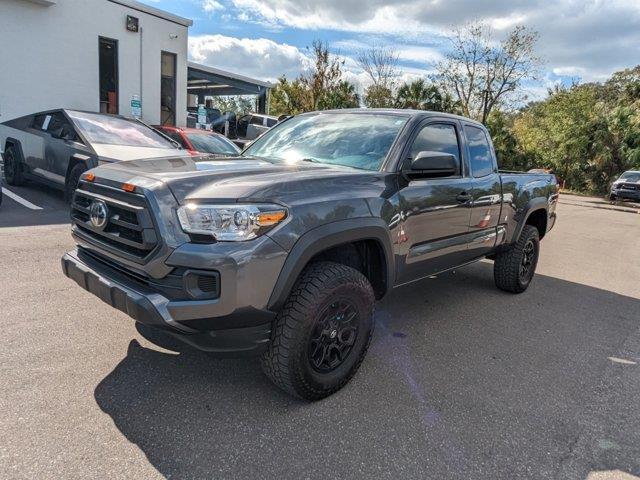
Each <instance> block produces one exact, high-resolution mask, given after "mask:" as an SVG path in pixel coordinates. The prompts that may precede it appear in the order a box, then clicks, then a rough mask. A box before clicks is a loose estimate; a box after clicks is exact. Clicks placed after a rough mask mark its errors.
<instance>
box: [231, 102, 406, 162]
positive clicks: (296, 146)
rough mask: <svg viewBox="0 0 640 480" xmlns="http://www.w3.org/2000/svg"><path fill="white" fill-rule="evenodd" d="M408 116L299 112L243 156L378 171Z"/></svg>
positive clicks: (266, 134) (263, 137)
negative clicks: (307, 113) (301, 113)
mask: <svg viewBox="0 0 640 480" xmlns="http://www.w3.org/2000/svg"><path fill="white" fill-rule="evenodd" d="M406 122H407V117H406V116H402V115H393V114H376V113H371V114H369V113H357V114H355V113H318V114H313V115H301V116H299V117H294V118H292V119H290V120H287V121H285V122H283V123H282V124H280V125H276V126H275V127H274V128H273V129H272V130H269V131H268V132H266V133H265V134H264V135H263V136H261V137H260V138H258V139H257V140H256V141H255V142H254V143H253V144H252V145H251V146H250V147H248V148H247V149H246V150H245V151H244V154H243V155H246V156H256V157H263V158H267V159H270V160H276V161H284V162H287V163H296V162H299V161H309V162H317V163H327V164H332V165H343V166H347V167H353V168H360V169H365V170H378V169H379V168H380V166H381V165H382V162H383V161H384V159H385V157H386V156H387V153H389V149H390V148H391V145H392V144H393V141H394V140H395V138H396V137H397V136H398V133H399V132H400V130H401V129H402V127H403V126H404V125H405V123H406Z"/></svg>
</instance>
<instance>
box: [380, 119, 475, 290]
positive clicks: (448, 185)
mask: <svg viewBox="0 0 640 480" xmlns="http://www.w3.org/2000/svg"><path fill="white" fill-rule="evenodd" d="M461 135H462V132H461V131H460V124H459V123H458V122H457V121H455V120H434V119H429V120H427V121H425V122H424V123H423V124H421V125H420V126H419V127H418V128H417V129H416V132H415V134H414V136H413V137H412V140H410V141H409V145H410V147H409V148H407V150H405V152H404V153H403V157H404V161H403V162H402V163H403V166H402V168H407V165H410V164H411V161H412V160H413V159H414V158H415V156H416V155H417V154H418V153H419V152H422V151H440V152H446V153H450V154H452V155H454V156H455V158H456V160H457V163H458V171H457V172H456V174H455V175H453V176H450V177H440V178H407V177H406V176H405V175H400V176H399V178H400V182H401V185H400V186H399V187H400V188H399V190H398V193H397V199H396V201H394V202H393V203H395V204H396V205H397V212H396V213H395V217H394V218H393V219H392V222H391V225H390V227H391V229H392V232H391V233H392V237H393V242H394V249H395V251H396V259H397V261H396V265H397V272H396V274H397V280H398V282H399V283H405V282H409V281H412V280H416V279H419V278H422V277H425V276H428V275H431V274H433V273H436V272H439V271H442V270H446V269H448V268H451V267H454V266H456V265H459V264H461V263H464V262H465V261H467V259H468V257H469V255H468V252H467V243H468V239H467V234H468V232H469V220H470V216H471V189H472V180H471V178H469V176H468V175H467V167H466V165H465V162H464V155H463V153H464V152H463V150H462V149H461V145H462V142H461V138H462V137H461Z"/></svg>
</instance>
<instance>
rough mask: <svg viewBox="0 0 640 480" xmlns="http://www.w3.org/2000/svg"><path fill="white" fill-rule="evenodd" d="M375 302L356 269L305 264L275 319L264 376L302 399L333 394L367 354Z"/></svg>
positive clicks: (321, 263)
mask: <svg viewBox="0 0 640 480" xmlns="http://www.w3.org/2000/svg"><path fill="white" fill-rule="evenodd" d="M374 301H375V297H374V294H373V289H372V287H371V284H370V283H369V281H368V280H367V278H366V277H365V276H364V275H362V274H361V273H360V272H358V271H357V270H355V269H353V268H351V267H347V266H345V265H341V264H338V263H333V262H318V263H314V264H312V265H310V266H309V267H307V269H306V270H305V271H304V272H303V273H302V274H301V276H300V278H299V279H298V281H297V282H296V285H295V286H294V288H293V291H292V292H291V295H290V296H289V298H288V299H287V302H286V304H285V306H284V308H283V310H282V311H281V312H280V313H279V314H278V316H277V317H276V320H275V321H274V325H273V329H272V332H271V343H270V344H269V348H268V350H267V351H266V352H265V353H264V354H263V355H262V367H263V370H264V372H265V373H266V375H267V376H268V377H269V378H270V379H271V380H272V381H273V382H274V383H275V384H276V385H278V386H279V387H280V388H282V389H283V390H284V391H286V392H288V393H290V394H292V395H295V396H297V397H300V398H303V399H306V400H319V399H321V398H324V397H327V396H329V395H331V394H333V393H335V392H337V391H338V390H340V389H341V388H342V387H343V386H344V385H346V383H347V382H348V381H349V380H350V379H351V378H352V377H353V375H355V373H356V371H357V370H358V367H360V364H361V363H362V360H363V359H364V356H365V354H366V352H367V349H368V347H369V342H370V341H371V336H372V334H373V305H374Z"/></svg>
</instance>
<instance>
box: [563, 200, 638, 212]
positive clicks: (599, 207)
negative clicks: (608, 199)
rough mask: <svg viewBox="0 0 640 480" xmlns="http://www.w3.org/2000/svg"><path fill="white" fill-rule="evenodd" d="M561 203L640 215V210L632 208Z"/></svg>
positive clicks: (569, 203)
mask: <svg viewBox="0 0 640 480" xmlns="http://www.w3.org/2000/svg"><path fill="white" fill-rule="evenodd" d="M559 203H562V204H564V205H573V206H575V207H584V208H598V209H600V210H613V211H615V212H625V213H635V214H640V209H637V210H636V209H632V208H621V207H615V206H608V205H585V204H584V203H574V202H565V201H563V200H562V199H560V200H559Z"/></svg>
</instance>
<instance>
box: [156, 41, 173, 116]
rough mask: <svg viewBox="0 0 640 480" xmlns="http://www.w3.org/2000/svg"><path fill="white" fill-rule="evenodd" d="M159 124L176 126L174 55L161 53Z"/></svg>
mask: <svg viewBox="0 0 640 480" xmlns="http://www.w3.org/2000/svg"><path fill="white" fill-rule="evenodd" d="M160 123H161V124H162V125H170V126H175V124H176V55H175V53H169V52H162V65H161V68H160Z"/></svg>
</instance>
